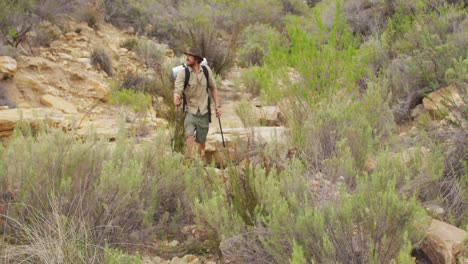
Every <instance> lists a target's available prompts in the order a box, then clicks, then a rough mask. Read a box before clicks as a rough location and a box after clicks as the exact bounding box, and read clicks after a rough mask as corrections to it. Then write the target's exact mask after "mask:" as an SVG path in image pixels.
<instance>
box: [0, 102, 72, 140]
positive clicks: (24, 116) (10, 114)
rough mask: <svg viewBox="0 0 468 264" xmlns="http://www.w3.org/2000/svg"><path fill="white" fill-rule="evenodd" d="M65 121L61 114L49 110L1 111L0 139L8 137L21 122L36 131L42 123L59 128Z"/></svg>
mask: <svg viewBox="0 0 468 264" xmlns="http://www.w3.org/2000/svg"><path fill="white" fill-rule="evenodd" d="M63 121H64V116H63V114H61V113H60V112H58V111H56V110H53V109H47V108H33V109H22V110H19V109H7V110H1V111H0V137H8V136H11V135H12V134H13V130H14V129H15V127H16V126H17V125H18V123H19V122H25V123H27V124H29V125H30V126H31V128H32V129H36V128H37V127H38V126H39V124H40V123H41V122H43V123H45V124H48V125H50V126H53V127H58V126H60V124H61V123H62V122H63Z"/></svg>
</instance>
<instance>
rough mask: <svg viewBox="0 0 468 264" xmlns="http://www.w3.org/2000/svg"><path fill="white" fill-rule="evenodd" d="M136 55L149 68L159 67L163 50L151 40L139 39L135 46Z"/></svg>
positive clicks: (162, 57) (162, 58)
mask: <svg viewBox="0 0 468 264" xmlns="http://www.w3.org/2000/svg"><path fill="white" fill-rule="evenodd" d="M136 53H137V54H138V57H139V58H140V59H141V60H143V62H144V63H145V64H146V65H147V66H148V67H151V68H156V69H157V68H159V67H161V65H162V62H163V60H164V51H163V50H162V48H161V47H160V46H159V45H158V44H156V43H155V42H154V41H152V40H139V41H138V45H137V48H136Z"/></svg>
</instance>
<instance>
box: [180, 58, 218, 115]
mask: <svg viewBox="0 0 468 264" xmlns="http://www.w3.org/2000/svg"><path fill="white" fill-rule="evenodd" d="M200 66H201V67H202V70H203V74H204V75H205V78H206V93H208V120H209V121H210V123H211V96H210V93H209V92H208V82H209V79H208V69H207V68H206V66H205V65H200ZM189 80H190V70H189V68H188V67H186V66H185V80H184V92H183V93H182V98H183V105H182V109H183V110H184V112H185V107H186V106H187V98H186V97H185V88H187V86H188V82H189Z"/></svg>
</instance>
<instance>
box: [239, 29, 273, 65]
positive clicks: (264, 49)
mask: <svg viewBox="0 0 468 264" xmlns="http://www.w3.org/2000/svg"><path fill="white" fill-rule="evenodd" d="M272 38H273V39H280V34H279V32H278V31H276V30H275V29H274V28H272V27H271V26H268V25H262V24H255V25H251V26H248V27H247V28H246V29H245V30H244V31H243V33H242V35H241V37H240V46H239V50H238V54H239V55H238V61H239V65H240V66H242V67H248V66H252V65H257V66H258V65H262V64H263V56H264V55H265V54H266V53H268V45H269V43H270V39H272Z"/></svg>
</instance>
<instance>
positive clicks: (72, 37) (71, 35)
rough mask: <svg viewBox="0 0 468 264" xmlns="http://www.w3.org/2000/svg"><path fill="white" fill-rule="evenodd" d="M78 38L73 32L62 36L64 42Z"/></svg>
mask: <svg viewBox="0 0 468 264" xmlns="http://www.w3.org/2000/svg"><path fill="white" fill-rule="evenodd" d="M77 36H78V34H76V33H75V32H68V33H66V34H65V35H64V37H65V39H66V40H72V39H74V38H76V37H77Z"/></svg>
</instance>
